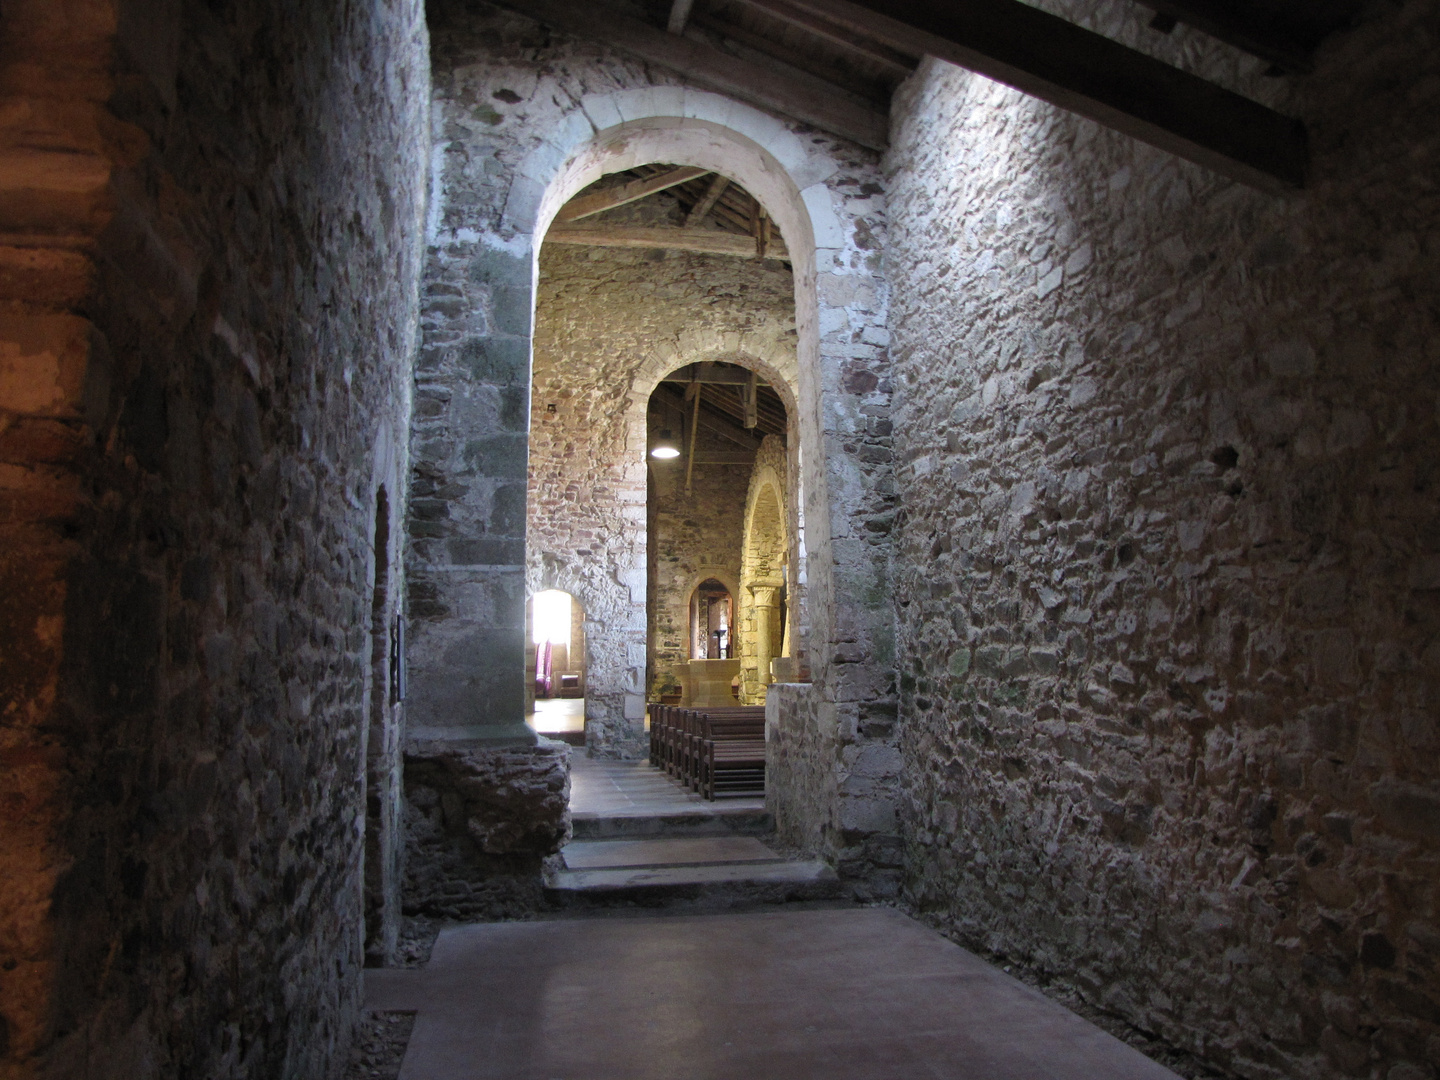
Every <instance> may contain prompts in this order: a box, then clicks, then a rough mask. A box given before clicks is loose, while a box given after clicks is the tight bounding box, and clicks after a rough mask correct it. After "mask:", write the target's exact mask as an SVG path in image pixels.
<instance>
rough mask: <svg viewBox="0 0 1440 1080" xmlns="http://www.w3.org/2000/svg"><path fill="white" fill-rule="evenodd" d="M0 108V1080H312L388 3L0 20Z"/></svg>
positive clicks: (353, 946) (380, 376) (396, 360)
mask: <svg viewBox="0 0 1440 1080" xmlns="http://www.w3.org/2000/svg"><path fill="white" fill-rule="evenodd" d="M276 27H284V28H285V33H284V34H283V35H280V34H276V33H275V28H276ZM0 80H3V82H4V87H5V91H4V92H5V94H6V95H7V104H6V110H5V112H4V118H3V139H4V147H3V150H0V216H3V218H4V221H3V226H0V232H3V233H4V235H5V246H4V248H3V251H0V266H3V268H4V269H3V271H0V289H3V290H4V297H5V299H6V305H5V313H4V317H3V331H0V336H3V341H4V344H3V347H0V455H3V463H0V491H3V495H0V530H3V531H4V535H3V537H0V551H3V555H0V576H3V581H0V607H3V608H4V614H3V616H0V619H3V625H0V633H3V636H4V640H5V642H6V647H5V649H4V651H3V655H0V792H3V796H0V815H3V819H0V860H3V863H4V866H5V873H4V875H3V879H0V882H3V883H0V1076H4V1077H6V1078H7V1080H9V1078H18V1077H29V1076H35V1075H41V1074H43V1075H45V1076H50V1077H71V1076H73V1077H81V1076H84V1077H86V1078H96V1080H100V1078H105V1077H126V1078H132V1077H147V1076H157V1075H171V1076H180V1075H187V1076H204V1077H207V1078H212V1077H213V1078H231V1077H236V1078H238V1077H251V1078H255V1080H259V1078H262V1077H263V1078H267V1080H268V1078H272V1077H302V1076H303V1077H325V1076H333V1075H336V1073H337V1071H338V1068H339V1065H340V1063H341V1062H342V1061H343V1050H344V1048H345V1045H346V1044H347V1042H348V1040H349V1032H350V1026H351V1022H352V1020H353V1018H354V1016H355V1014H356V1011H357V1009H358V1004H359V995H360V963H361V942H360V934H359V926H360V922H361V909H362V904H361V895H362V873H361V853H362V839H363V827H362V826H363V820H364V806H365V802H364V794H363V775H364V774H363V754H364V732H365V727H366V724H367V720H368V717H367V708H368V699H367V690H368V684H369V679H368V674H367V673H368V668H369V657H370V647H371V643H370V640H369V632H368V631H369V626H370V614H371V612H370V593H371V587H372V575H373V571H372V552H371V550H370V544H371V532H372V529H373V527H374V520H375V502H374V500H375V493H376V489H377V487H378V485H379V484H381V483H384V484H387V485H389V486H390V491H391V492H392V493H393V494H394V495H395V496H396V497H400V496H401V495H402V492H401V491H400V490H399V489H398V487H396V486H395V485H396V483H397V481H398V480H399V479H400V478H401V477H403V475H404V471H403V469H402V468H401V467H400V464H399V461H398V458H399V457H401V456H403V447H397V446H396V442H395V437H396V436H399V435H402V434H403V432H404V431H405V428H406V426H407V424H408V415H407V414H408V396H409V395H408V383H409V364H410V350H411V346H412V342H413V340H414V337H415V332H416V305H415V293H416V289H417V287H418V273H419V266H420V260H419V255H420V248H419V240H420V236H421V226H422V215H421V209H422V206H423V195H424V189H423V178H424V173H425V164H426V158H425V123H424V118H425V111H426V107H427V105H426V86H427V82H428V75H427V61H426V44H425V27H424V22H423V13H422V10H421V5H420V4H419V3H412V2H400V3H393V4H388V5H365V6H360V7H352V8H350V9H347V10H342V9H341V8H340V7H339V6H336V5H330V4H322V3H315V4H308V3H307V4H300V5H296V4H279V3H270V2H265V0H247V2H241V3H235V4H231V5H226V6H224V8H223V11H221V10H220V9H218V8H215V7H213V6H210V5H204V4H192V3H186V4H183V5H182V4H173V5H155V4H141V3H139V2H133V3H112V2H105V0H65V2H62V3H55V2H54V0H44V2H41V3H32V2H24V0H16V2H13V3H12V2H7V3H6V5H5V12H4V20H3V23H0ZM381 283H385V284H383V285H382V284H381ZM387 431H388V432H389V435H388V436H387V434H386V432H387ZM387 447H388V451H387V450H386V448H387ZM387 452H388V454H389V455H390V460H389V461H388V463H387V460H386V453H387ZM390 532H391V535H392V536H395V535H398V529H397V528H392V529H391V530H390ZM397 561H398V559H397V558H395V557H393V556H392V558H391V560H390V565H392V566H393V565H395V564H396V563H397ZM393 585H394V582H392V588H391V589H390V590H389V595H390V596H392V597H393V596H395V595H397V594H398V592H399V590H398V588H394V587H393ZM12 643H13V646H14V647H15V651H13V652H12Z"/></svg>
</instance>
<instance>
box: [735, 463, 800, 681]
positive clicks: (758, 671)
mask: <svg viewBox="0 0 1440 1080" xmlns="http://www.w3.org/2000/svg"><path fill="white" fill-rule="evenodd" d="M787 487H788V485H787V484H786V470H785V462H784V456H783V449H782V448H781V447H780V446H779V443H778V440H775V439H767V440H766V441H765V443H764V444H763V445H762V446H761V449H760V453H759V455H758V456H757V459H756V462H755V470H754V472H753V473H752V474H751V477H750V490H749V492H748V494H747V496H746V499H745V534H744V539H743V541H742V544H743V546H742V549H741V564H740V590H739V595H738V596H737V598H736V599H737V603H738V612H737V617H736V626H737V636H738V644H739V650H738V652H739V657H740V673H741V680H742V689H741V694H742V697H743V698H744V700H745V701H746V703H747V704H755V705H763V704H764V703H765V691H766V687H767V686H769V684H770V682H771V681H772V680H771V677H770V662H771V661H772V660H775V659H778V658H780V657H783V656H786V655H788V654H789V651H790V650H789V648H788V646H789V645H790V642H791V634H790V627H789V626H788V625H787V619H786V616H787V614H788V608H789V606H790V600H789V597H788V595H787V593H788V586H789V583H790V581H791V580H793V578H794V576H795V575H794V570H793V568H792V559H791V545H790V542H789V531H788V530H787V528H786V514H785V507H786V505H787V504H788V501H789V500H788V494H787Z"/></svg>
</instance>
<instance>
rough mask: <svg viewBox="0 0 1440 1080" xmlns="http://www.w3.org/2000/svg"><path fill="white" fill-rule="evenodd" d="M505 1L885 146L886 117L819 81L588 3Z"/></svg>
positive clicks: (706, 82) (738, 94)
mask: <svg viewBox="0 0 1440 1080" xmlns="http://www.w3.org/2000/svg"><path fill="white" fill-rule="evenodd" d="M502 2H503V3H504V6H506V7H508V8H510V9H512V10H514V11H516V12H519V13H520V14H522V15H526V16H528V17H530V18H532V19H535V20H537V21H539V22H543V23H545V24H547V25H549V26H551V27H554V28H555V29H557V30H561V31H564V32H566V33H570V34H575V35H577V36H579V37H582V38H590V39H592V40H595V41H603V42H605V43H606V44H609V45H612V46H614V47H615V48H617V49H623V50H624V51H626V52H628V53H631V54H632V55H634V56H638V57H639V58H640V59H642V60H646V61H648V62H650V63H652V64H659V65H660V66H662V67H667V68H670V69H672V70H674V71H677V72H680V73H681V74H682V75H685V76H686V77H688V78H690V79H693V80H694V81H695V82H697V83H699V84H701V85H702V86H708V87H710V88H711V89H714V90H718V91H720V92H721V93H724V94H729V95H730V96H732V97H735V98H739V99H740V100H741V101H748V102H750V103H751V104H752V105H758V106H760V107H761V108H763V109H768V110H770V111H771V112H775V113H779V114H780V115H782V116H790V117H794V118H795V119H796V120H800V121H802V122H804V123H807V124H811V125H813V126H814V127H817V128H820V129H821V130H822V131H828V132H831V133H832V134H835V135H839V136H841V137H842V138H846V139H849V140H851V141H852V142H856V143H859V144H860V145H861V146H866V147H869V148H870V149H872V150H883V149H885V147H886V145H887V142H888V132H889V124H890V121H889V116H888V115H887V114H886V113H884V112H882V111H881V110H879V109H877V108H873V107H870V106H866V105H861V104H860V103H858V102H855V101H852V100H850V99H849V98H847V97H845V96H844V95H843V94H836V93H835V92H834V91H833V89H831V88H828V87H826V86H825V84H824V83H823V82H822V81H821V80H819V79H807V78H804V77H803V76H801V75H799V74H798V73H796V74H787V73H785V72H783V71H777V70H774V69H773V68H769V67H766V66H762V65H760V64H756V63H752V62H749V61H746V60H741V59H740V58H738V57H735V56H731V55H730V54H728V53H725V52H721V51H720V50H719V49H715V48H712V47H711V46H709V45H705V44H702V43H701V42H698V41H693V40H691V39H690V38H688V37H681V36H679V35H676V34H671V33H668V32H667V31H665V30H662V29H660V28H659V27H655V26H651V25H650V24H649V23H647V22H645V21H643V20H642V19H637V18H635V17H633V16H630V15H627V14H626V13H625V12H623V11H621V10H619V9H616V8H612V7H609V6H608V5H605V4H602V3H596V2H594V0H586V2H583V3H582V2H571V0H502Z"/></svg>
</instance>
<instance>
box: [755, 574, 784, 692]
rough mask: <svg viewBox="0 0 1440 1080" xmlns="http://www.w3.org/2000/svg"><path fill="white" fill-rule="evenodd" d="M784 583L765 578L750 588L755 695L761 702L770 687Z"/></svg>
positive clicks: (777, 579)
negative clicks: (775, 634) (753, 618)
mask: <svg viewBox="0 0 1440 1080" xmlns="http://www.w3.org/2000/svg"><path fill="white" fill-rule="evenodd" d="M783 585H784V582H783V581H781V580H780V579H779V578H773V579H772V578H764V579H762V580H760V581H757V582H755V583H754V584H753V585H751V586H750V596H751V598H752V600H753V602H754V610H755V682H756V688H755V693H756V694H758V695H760V698H761V700H762V701H763V700H764V697H765V687H767V686H768V685H770V661H771V660H772V659H773V658H774V647H773V646H772V644H771V642H772V641H773V640H774V633H775V619H776V616H777V615H778V613H779V609H780V589H781V586H783Z"/></svg>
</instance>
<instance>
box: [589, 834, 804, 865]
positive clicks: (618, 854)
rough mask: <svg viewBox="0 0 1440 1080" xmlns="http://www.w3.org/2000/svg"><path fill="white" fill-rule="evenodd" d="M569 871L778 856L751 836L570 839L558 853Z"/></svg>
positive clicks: (746, 860)
mask: <svg viewBox="0 0 1440 1080" xmlns="http://www.w3.org/2000/svg"><path fill="white" fill-rule="evenodd" d="M561 854H562V855H563V856H564V859H565V865H566V867H567V868H569V869H571V870H619V869H628V868H632V867H639V866H686V865H694V864H698V863H759V862H777V861H779V860H780V858H781V856H779V855H777V854H776V853H775V852H773V851H771V850H770V849H769V848H768V847H766V846H765V845H764V844H762V843H761V842H760V841H759V840H757V839H755V838H754V837H753V836H703V837H679V838H666V839H657V840H572V841H571V842H570V843H568V844H566V845H565V848H564V850H563V851H562V852H561Z"/></svg>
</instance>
